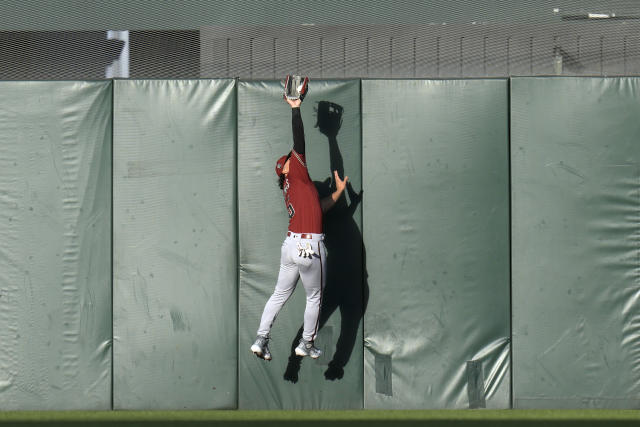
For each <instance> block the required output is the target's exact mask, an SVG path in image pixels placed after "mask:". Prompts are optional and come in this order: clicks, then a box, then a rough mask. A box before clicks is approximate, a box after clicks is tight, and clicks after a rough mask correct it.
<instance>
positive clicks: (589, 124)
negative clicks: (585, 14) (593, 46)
mask: <svg viewBox="0 0 640 427" xmlns="http://www.w3.org/2000/svg"><path fill="white" fill-rule="evenodd" d="M511 105H512V116H511V117H512V118H511V124H512V133H511V138H512V142H511V162H512V183H513V185H512V203H513V205H512V212H513V221H512V223H513V225H512V227H513V228H512V233H513V343H514V349H513V361H514V374H513V394H514V406H515V407H517V408H640V339H639V338H640V305H639V296H640V274H639V271H640V270H639V267H640V262H639V260H640V246H639V244H638V242H640V240H639V236H640V141H639V137H640V120H638V117H640V79H637V78H517V79H513V80H512V83H511Z"/></svg>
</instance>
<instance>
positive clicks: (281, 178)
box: [278, 151, 291, 190]
mask: <svg viewBox="0 0 640 427" xmlns="http://www.w3.org/2000/svg"><path fill="white" fill-rule="evenodd" d="M290 158H291V151H289V154H287V158H286V159H285V160H284V162H285V163H287V160H289V159H290ZM283 167H284V166H283ZM284 180H285V176H284V174H283V173H281V174H280V175H278V187H280V189H281V190H283V189H284Z"/></svg>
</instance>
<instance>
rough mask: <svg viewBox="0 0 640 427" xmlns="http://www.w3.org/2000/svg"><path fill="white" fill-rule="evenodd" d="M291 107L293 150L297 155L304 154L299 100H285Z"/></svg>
mask: <svg viewBox="0 0 640 427" xmlns="http://www.w3.org/2000/svg"><path fill="white" fill-rule="evenodd" d="M285 100H286V101H287V103H288V104H289V105H290V106H291V129H292V131H293V149H294V150H295V151H296V153H298V154H304V125H303V124H302V115H301V114H300V104H301V103H302V102H301V101H300V100H299V99H296V100H290V99H286V98H285Z"/></svg>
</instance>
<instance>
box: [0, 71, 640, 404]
mask: <svg viewBox="0 0 640 427" xmlns="http://www.w3.org/2000/svg"><path fill="white" fill-rule="evenodd" d="M639 83H640V80H638V79H637V78H600V77H598V78H595V77H594V78H566V77H546V78H533V77H531V78H524V77H523V78H513V79H465V80H462V79H461V80H314V81H312V83H311V86H310V95H309V98H308V99H307V100H306V101H305V105H304V106H303V117H304V122H305V131H306V138H307V141H308V162H309V165H310V166H309V171H310V174H311V178H312V179H313V180H314V181H316V182H317V185H318V186H319V188H320V192H321V193H322V192H323V191H329V188H330V187H329V185H330V183H329V181H327V178H328V177H329V176H330V173H331V171H332V170H339V171H340V172H341V173H344V174H345V175H348V176H349V177H350V182H351V185H350V188H349V189H348V191H347V192H346V195H345V196H344V198H343V199H342V200H341V202H340V203H339V204H338V205H337V206H336V207H335V208H334V211H333V212H331V213H330V214H329V215H328V216H327V218H326V221H325V222H326V223H325V226H326V228H325V232H326V234H327V247H328V248H329V252H330V254H329V256H330V258H329V266H328V269H329V273H330V274H329V276H328V279H329V280H328V283H327V292H326V297H327V298H325V305H324V306H323V308H324V309H325V310H324V317H323V328H322V329H321V332H320V334H319V337H318V345H319V346H321V347H322V348H323V349H324V351H325V355H324V357H323V358H321V359H320V360H318V361H311V360H303V361H301V362H300V361H299V360H295V359H293V360H292V359H291V358H290V357H289V355H290V348H291V343H292V342H293V341H294V340H295V337H296V335H297V331H298V329H299V327H300V324H301V313H302V305H303V300H304V298H303V296H302V294H301V293H300V291H298V292H297V293H296V295H295V296H294V298H293V299H292V300H291V301H290V302H289V303H288V304H287V305H286V306H285V308H284V310H283V311H282V313H281V315H280V316H279V318H278V321H277V322H276V324H275V325H274V337H273V347H272V351H273V354H274V358H275V360H274V361H273V362H272V363H265V362H263V361H261V360H259V359H256V358H255V357H254V356H253V355H252V354H251V353H250V352H249V350H248V347H249V345H250V344H251V341H252V339H253V338H254V336H253V335H254V334H255V328H256V327H257V321H258V318H259V316H260V312H261V310H262V307H263V304H264V302H265V301H266V299H267V298H268V296H269V294H270V292H271V290H272V287H273V285H274V284H275V275H276V271H277V268H278V259H279V258H278V254H279V247H280V246H279V245H280V242H281V239H283V237H284V231H285V230H286V225H287V223H286V215H285V210H284V206H283V205H282V203H281V199H280V197H281V196H280V192H279V190H278V189H277V187H276V177H275V175H274V174H273V172H272V170H273V169H272V167H273V162H274V160H275V159H276V158H277V157H279V155H281V154H282V153H285V152H286V151H287V150H288V149H289V147H290V145H291V136H290V130H289V126H290V125H289V123H290V113H289V111H288V110H289V109H288V107H287V106H286V104H284V103H283V102H282V101H281V95H280V91H281V89H280V84H279V82H277V81H272V80H271V81H239V80H233V79H220V80H204V79H203V80H114V81H95V82H75V81H70V82H1V83H0V87H1V88H2V91H0V138H2V141H3V142H2V144H0V150H2V156H0V161H1V162H2V166H3V167H2V168H1V169H0V170H1V172H0V196H1V197H0V215H2V217H3V220H4V222H5V227H3V229H2V230H1V232H2V233H3V237H2V239H1V241H2V252H1V253H2V256H1V257H0V275H1V276H0V277H2V282H1V288H0V322H1V323H0V325H1V326H2V327H1V328H0V339H1V341H2V343H3V346H2V348H1V349H0V407H1V408H2V409H5V410H10V409H185V408H188V409H214V408H240V409H358V408H365V409H368V408H371V409H373V408H380V409H401V408H402V409H413V408H424V409H439V408H509V407H516V408H639V407H640V401H638V399H637V395H638V392H639V390H640V377H638V375H637V374H638V373H639V372H640V344H639V343H640V340H639V339H638V337H639V334H640V329H639V327H638V325H639V324H640V321H639V318H638V313H640V310H639V307H638V300H639V298H638V297H639V295H640V264H639V262H638V260H639V259H640V245H639V244H638V242H639V241H640V240H639V235H640V217H638V214H639V213H640V144H638V143H637V135H638V134H639V132H638V131H639V130H640V129H638V121H637V120H636V118H637V115H638V113H639V112H640V111H639V109H640V107H639V106H638V102H637V100H638V84H639Z"/></svg>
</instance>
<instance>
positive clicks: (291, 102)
mask: <svg viewBox="0 0 640 427" xmlns="http://www.w3.org/2000/svg"><path fill="white" fill-rule="evenodd" d="M284 100H285V101H287V104H289V105H290V106H291V108H296V107H299V106H300V104H302V100H301V99H289V98H287V97H286V96H285V97H284Z"/></svg>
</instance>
